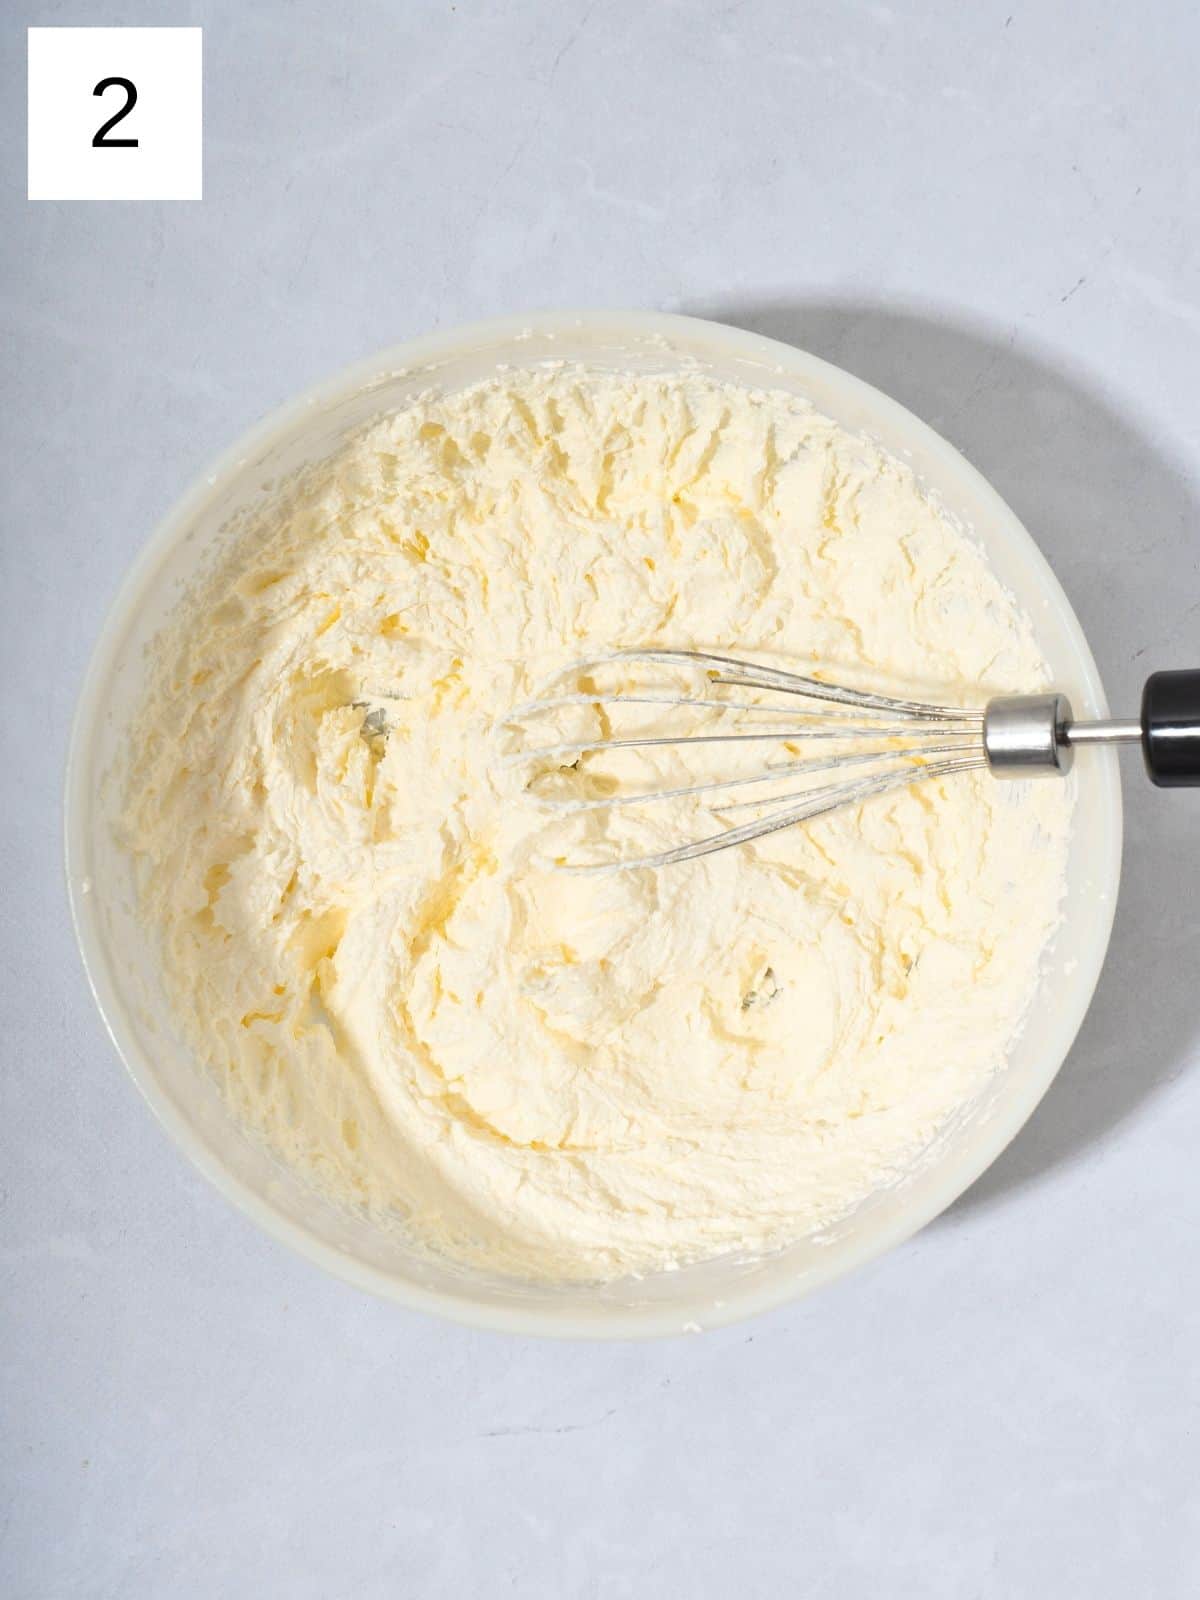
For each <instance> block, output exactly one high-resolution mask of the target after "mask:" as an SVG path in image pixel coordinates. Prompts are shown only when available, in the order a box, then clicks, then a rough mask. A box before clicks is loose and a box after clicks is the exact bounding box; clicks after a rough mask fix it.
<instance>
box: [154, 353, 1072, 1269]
mask: <svg viewBox="0 0 1200 1600" xmlns="http://www.w3.org/2000/svg"><path fill="white" fill-rule="evenodd" d="M649 644H657V645H662V646H674V647H681V648H700V649H709V650H717V651H724V652H729V651H736V653H739V654H743V655H749V656H753V657H756V658H759V659H761V660H764V661H768V662H772V663H774V664H776V665H783V666H790V667H792V668H793V669H794V670H798V671H800V672H809V673H811V672H813V671H816V672H818V673H824V674H826V675H828V676H829V677H831V678H834V679H841V680H843V681H848V682H850V683H856V684H863V685H868V684H869V685H873V686H874V685H877V686H878V687H880V688H882V689H884V690H892V691H898V692H901V693H914V692H919V693H924V694H926V695H930V696H932V697H934V698H939V699H946V700H949V701H959V702H962V703H967V704H978V703H980V702H981V701H982V700H983V699H985V698H986V696H987V694H988V693H989V692H992V691H996V690H1008V691H1018V690H1025V689H1030V688H1035V687H1037V686H1039V685H1041V684H1043V683H1044V682H1045V681H1046V670H1045V663H1044V662H1043V660H1042V657H1041V655H1040V654H1039V651H1038V649H1037V646H1036V644H1035V643H1034V639H1033V635H1032V631H1031V629H1030V626H1029V623H1028V621H1027V619H1026V618H1025V617H1024V616H1023V615H1022V614H1021V613H1020V611H1019V610H1018V608H1017V607H1016V605H1015V603H1014V602H1013V601H1012V599H1011V598H1010V597H1009V596H1008V595H1006V593H1005V592H1004V591H1003V589H1002V588H1001V586H1000V585H999V583H998V582H997V581H996V579H995V578H994V577H993V576H992V574H991V572H990V571H989V569H988V567H987V565H986V563H985V561H984V559H983V557H982V556H981V555H980V554H979V552H978V551H977V550H976V548H975V547H974V546H973V545H972V544H971V543H970V542H969V540H968V539H967V538H966V537H964V535H963V534H962V532H961V531H960V530H958V529H957V528H956V527H955V526H954V525H953V523H952V522H951V521H950V520H949V519H948V518H947V516H946V515H945V514H944V513H942V512H941V511H940V510H939V509H938V507H937V506H936V505H935V504H934V503H933V502H932V501H931V500H930V499H928V498H927V497H926V496H925V495H923V493H922V492H921V490H920V489H919V487H918V485H917V484H916V482H915V481H914V479H913V476H912V474H911V472H910V471H909V469H908V468H907V467H906V466H904V465H903V464H901V463H900V462H898V461H897V460H895V459H893V458H892V457H890V456H888V455H886V454H884V453H882V452H881V451H880V450H879V449H877V448H876V447H874V446H872V445H871V444H869V443H865V442H864V441H862V440H861V439H857V438H855V437H852V436H850V435H849V434H847V433H846V432H844V431H843V430H841V429H839V428H838V427H837V426H835V425H834V424H833V423H831V422H829V421H828V420H827V419H825V418H823V417H821V416H819V415H817V414H816V413H815V412H814V411H813V410H812V409H811V408H809V407H808V406H806V405H805V404H804V403H803V402H801V401H798V400H795V399H793V398H790V397H788V396H785V395H782V394H777V393H761V392H755V391H752V390H748V389H741V388H732V387H727V386H721V385H718V384H716V383H714V382H711V381H709V380H707V379H705V378H703V377H702V376H699V375H697V374H686V373H674V374H669V375H666V376H662V377H632V376H625V377H617V376H611V375H605V374H602V373H599V372H595V371H588V370H583V369H574V368H570V367H565V368H563V367H559V368H557V369H555V368H548V369H542V370H536V371H529V372H512V373H508V374H504V375H503V376H501V377H498V378H497V379H496V380H495V381H493V382H491V383H488V384H486V385H484V386H481V387H479V388H476V389H473V390H470V391H468V392H466V393H459V394H454V395H450V396H448V397H437V396H430V397H428V398H426V399H424V400H422V401H421V402H420V403H418V404H415V405H414V406H413V407H412V408H411V409H409V410H406V411H404V412H401V413H400V414H398V415H395V416H392V417H389V418H387V419H386V420H384V421H381V422H380V423H378V424H377V425H375V426H374V427H372V428H371V429H370V430H368V431H367V432H365V433H364V434H362V436H361V437H359V438H358V439H356V440H355V441H354V442H353V443H352V445H350V446H349V447H348V448H346V449H345V450H344V451H343V452H342V453H341V454H340V455H338V456H337V457H336V458H335V459H334V460H333V461H331V462H330V463H328V464H327V465H326V466H325V467H323V468H319V469H317V470H315V471H313V472H311V473H310V474H308V475H307V477H306V478H305V479H304V481H302V482H300V483H298V484H296V485H293V486H292V488H291V489H290V490H289V491H287V492H286V493H282V494H281V495H280V496H278V498H277V499H276V501H275V502H274V503H273V504H272V505H271V506H270V507H269V508H268V509H267V510H266V511H264V512H263V514H262V515H261V516H260V517H259V518H258V519H257V520H256V521H255V522H254V524H253V525H252V526H250V527H247V528H245V529H243V530H242V531H241V532H240V533H239V535H238V537H237V538H236V540H235V541H234V543H233V545H232V548H231V549H229V550H228V551H226V553H225V554H224V555H223V556H222V558H221V560H220V561H219V563H218V564H217V565H216V566H215V567H214V569H213V570H212V572H211V573H210V575H209V577H208V578H207V579H206V581H205V582H204V583H203V584H202V585H201V586H199V587H198V588H197V590H196V591H195V592H193V593H192V594H190V595H189V596H188V597H187V599H186V600H185V602H184V603H183V604H182V606H181V607H180V610H179V612H178V614H177V615H176V617H175V618H174V619H173V621H172V623H171V625H170V626H169V628H168V629H167V630H166V632H165V634H164V635H163V637H162V638H161V640H160V641H159V645H158V647H157V653H156V657H155V663H154V670H153V675H152V676H153V688H152V691H151V693H150V695H149V697H148V700H147V703H146V706H145V709H144V712H143V714H142V717H141V719H140V722H139V725H138V734H137V739H136V742H135V744H136V747H135V749H134V751H133V756H132V764H131V770H130V773H129V783H128V796H129V801H128V811H127V818H126V822H127V830H126V831H127V839H128V843H129V846H130V848H131V849H132V850H133V851H134V852H135V855H136V857H137V862H138V869H139V873H140V877H141V883H142V905H143V909H144V916H145V917H146V919H147V920H148V921H149V922H150V923H151V924H152V925H153V926H154V928H155V929H156V930H158V932H159V933H160V934H161V938H162V946H163V951H164V963H165V970H166V975H167V981H168V985H169V988H170V992H171V994H172V997H173V999H174V1002H175V1005H176V1006H177V1009H178V1014H179V1018H180V1025H181V1028H182V1030H183V1031H184V1033H185V1034H186V1036H187V1037H188V1039H189V1041H190V1042H191V1044H192V1045H193V1046H194V1047H195V1049H196V1050H197V1052H198V1053H199V1055H200V1056H201V1057H202V1059H203V1060H204V1061H205V1062H206V1063H207V1064H208V1066H209V1067H210V1068H211V1069H212V1071H213V1072H214V1073H215V1074H216V1075H217V1076H218V1078H219V1080H220V1082H221V1083H222V1084H223V1086H224V1088H225V1090H226V1092H227V1094H228V1096H229V1099H230V1101H231V1102H232V1104H233V1105H234V1106H235V1107H236V1109H237V1111H238V1112H239V1113H240V1115H241V1116H242V1117H243V1118H244V1119H245V1121H246V1122H247V1123H248V1124H249V1125H250V1126H251V1127H252V1128H253V1129H255V1130H256V1131H257V1132H258V1133H259V1134H261V1136H262V1137H263V1138H265V1139H266V1140H267V1141H268V1142H269V1144H270V1145H271V1146H272V1147H273V1148H274V1149H275V1150H276V1151H277V1152H278V1153H279V1154H280V1155H281V1156H282V1157H283V1158H284V1159H286V1160H287V1161H288V1162H291V1163H294V1164H296V1165H297V1166H299V1167H300V1168H302V1169H303V1170H305V1171H306V1172H308V1173H311V1175H312V1176H313V1178H314V1179H315V1180H316V1181H317V1182H319V1183H320V1184H321V1185H323V1186H326V1187H327V1188H328V1189H329V1190H330V1191H331V1192H332V1193H334V1194H336V1195H337V1196H339V1197H340V1198H342V1199H343V1200H349V1201H353V1202H356V1203H361V1204H362V1205H364V1206H367V1207H370V1208H372V1209H373V1210H375V1211H377V1212H378V1213H379V1214H380V1215H381V1216H383V1217H387V1218H389V1219H403V1226H405V1227H406V1228H408V1229H409V1230H410V1231H411V1232H412V1234H413V1235H414V1236H415V1237H416V1238H417V1239H418V1240H420V1241H421V1242H422V1243H424V1244H426V1245H428V1246H429V1247H431V1248H433V1249H436V1250H441V1251H445V1252H449V1253H451V1254H452V1255H454V1256H455V1257H457V1258H459V1259H463V1260H467V1261H469V1262H473V1263H478V1264H481V1265H485V1266H486V1267H488V1268H491V1269H495V1270H499V1271H504V1272H509V1273H513V1274H519V1275H525V1276H534V1277H549V1278H555V1277H559V1278H607V1277H612V1276H616V1275H619V1274H622V1273H625V1272H629V1271H641V1272H644V1271H648V1270H652V1269H654V1268H659V1267H663V1266H665V1265H668V1264H674V1263H682V1262H687V1261H693V1260H697V1259H701V1258H704V1257H707V1256H711V1255H715V1254H718V1253H720V1252H723V1251H727V1250H742V1251H745V1250H751V1251H758V1250H763V1249H768V1248H770V1247H773V1246H776V1245H780V1244H782V1243H785V1242H787V1241H789V1240H791V1239H794V1238H796V1237H798V1236H800V1235H801V1234H803V1233H805V1232H806V1231H808V1230H810V1229H812V1228H813V1227H815V1226H818V1225H821V1224H824V1223H827V1222H829V1221H831V1220H833V1219H834V1218H836V1217H838V1216H840V1215H843V1214H844V1213H845V1212H846V1211H847V1210H848V1209H849V1208H851V1207H852V1206H853V1205H854V1204H855V1203H856V1202H857V1201H859V1200H860V1199H862V1198H863V1197H864V1196H865V1195H867V1194H868V1193H869V1192H870V1191H871V1190H873V1189H874V1188H876V1187H877V1186H879V1185H880V1184H882V1183H885V1182H887V1181H889V1180H891V1179H892V1178H894V1177H895V1176H896V1175H897V1174H899V1173H900V1172H902V1171H903V1169H904V1168H905V1167H906V1165H907V1164H909V1163H911V1162H912V1160H913V1159H914V1158H915V1157H916V1156H917V1155H918V1154H919V1152H920V1151H921V1150H922V1148H923V1147H924V1146H926V1145H927V1143H928V1142H929V1140H930V1139H931V1137H932V1136H933V1135H934V1134H935V1133H936V1132H937V1131H938V1129H939V1128H940V1127H942V1126H943V1125H944V1124H945V1123H946V1121H947V1119H948V1118H949V1117H950V1116H951V1115H952V1114H953V1113H954V1112H955V1111H956V1110H957V1109H959V1108H960V1107H961V1106H962V1105H963V1104H964V1103H965V1102H966V1101H967V1100H969V1099H970V1097H971V1096H972V1095H974V1094H975V1093H976V1092H977V1091H978V1090H979V1089H980V1088H981V1086H982V1085H983V1084H984V1083H985V1082H986V1080H987V1079H988V1077H989V1075H990V1074H992V1073H993V1072H995V1071H996V1069H997V1068H998V1067H1000V1066H1001V1064H1002V1062H1003V1060H1004V1056H1005V1051H1006V1048H1007V1045H1008V1043H1009V1041H1010V1039H1011V1037H1012V1035H1013V1033H1014V1030H1015V1029H1016V1028H1017V1027H1018V1025H1019V1024H1020V1022H1021V1019H1022V1016H1023V1013H1024V1011H1025V1009H1026V1007H1027V1005H1028V1003H1029V1001H1030V999H1031V996H1032V993H1033V990H1034V987H1035V984H1036V977H1037V969H1038V963H1039V959H1040V956H1041V953H1042V950H1043V948H1044V945H1045V942H1046V940H1047V938H1048V936H1049V934H1050V932H1051V931H1052V929H1053V927H1054V924H1055V921H1056V917H1057V913H1058V907H1059V901H1060V897H1061V893H1062V889H1063V879H1064V867H1065V857H1066V848H1067V834H1068V827H1069V820H1070V805H1071V800H1070V790H1069V787H1068V786H1067V785H1062V784H1041V785H1037V784H1034V785H1024V784H1000V783H997V782H996V781H995V780H994V779H992V778H991V777H989V776H988V775H987V774H986V773H972V774H970V775H968V776H965V777H963V776H959V777H954V778H952V779H948V780H946V781H944V782H928V783H925V784H921V785H916V786H914V787H912V788H909V789H904V790H901V791H899V792H897V793H893V794H890V795H886V796H883V797H881V798H878V799H875V800H871V801H868V802H866V803H864V804H863V805H861V806H859V807H857V808H854V809H851V810H849V811H847V812H845V813H842V814H835V815H832V816H829V817H827V818H822V819H820V820H817V821H815V822H811V823H807V824H805V825H803V826H800V827H796V828H793V829H791V830H788V831H786V832H783V833H779V834H776V835H774V836H772V837H771V838H769V839H767V840H763V841H761V842H759V843H758V844H756V845H753V846H749V847H743V848H740V849H735V850H730V851H725V852H722V853H720V854H716V855H712V856H708V857H705V858H704V859H701V860H698V861H695V862H690V863H687V864H685V865H681V866H675V867H671V868H669V869H664V870H661V871H659V872H653V871H648V870H644V869H641V870H636V871H632V872H623V873H618V874H615V875H612V876H600V877H588V876H565V875H563V874H562V873H559V872H556V871H554V870H553V869H552V868H551V867H550V866H548V865H547V864H546V860H545V856H546V851H545V840H546V837H547V835H546V826H547V824H546V818H545V817H544V816H543V815H542V814H541V813H540V812H539V811H538V810H537V809H536V807H535V806H534V805H533V804H531V803H528V796H526V795H525V794H524V790H523V785H524V783H525V782H526V781H527V780H528V779H529V777H530V774H529V773H527V772H521V771H520V770H513V769H510V768H505V767H504V766H503V765H502V763H501V761H499V760H498V758H497V752H498V750H501V751H503V750H505V749H507V748H510V746H509V745H506V744H505V740H504V738H503V737H499V738H498V736H497V727H498V724H499V723H500V722H501V721H502V720H503V718H504V717H505V716H506V714H507V713H508V711H509V709H510V708H511V707H512V706H514V705H515V704H517V703H518V702H520V701H522V700H523V699H525V698H526V697H528V696H530V695H532V694H533V693H534V692H535V690H536V689H537V688H538V686H539V684H540V683H542V682H543V681H544V680H546V679H547V678H548V677H550V676H551V675H552V674H553V673H555V672H556V671H557V670H558V669H560V668H562V667H564V666H565V665H566V664H567V663H569V662H572V661H574V660H577V659H578V658H580V657H585V656H589V655H595V654H601V653H604V652H608V651H611V650H614V649H620V648H628V647H633V646H642V645H649ZM656 759H657V758H656ZM657 770H658V772H659V775H660V776H663V777H666V778H671V779H672V780H678V779H679V778H680V777H681V776H682V777H683V778H684V779H685V780H686V778H687V776H688V775H689V773H690V772H692V771H695V772H699V771H701V770H703V768H702V764H701V756H700V755H699V754H696V755H694V756H693V755H692V754H690V753H689V752H688V751H687V750H686V748H685V749H677V750H675V751H673V752H672V753H671V754H670V755H669V756H663V757H662V758H661V766H660V768H659V769H657ZM690 804H691V810H692V813H693V814H692V816H691V818H690V821H691V823H692V824H694V829H695V830H699V831H700V832H705V831H707V832H714V831H716V830H717V829H718V828H719V827H720V826H721V825H722V821H723V820H725V819H722V818H718V817H717V816H716V815H714V814H713V813H710V812H708V811H707V810H706V809H705V808H704V806H703V805H702V804H701V803H700V802H698V801H697V802H694V803H690ZM677 825H678V819H677V818H676V819H673V820H672V822H671V827H672V828H675V827H677ZM573 828H577V829H578V830H579V834H580V837H581V838H585V837H586V839H587V840H588V841H590V842H592V843H593V844H594V843H595V842H596V841H597V840H600V841H601V842H611V843H613V844H615V845H617V846H621V845H622V844H623V843H624V842H625V841H626V836H627V839H628V840H629V841H633V842H634V843H635V844H636V845H637V848H638V849H639V850H640V849H642V848H644V847H646V845H647V841H649V843H650V845H651V847H653V844H654V842H655V841H656V840H657V839H658V838H659V835H658V833H656V829H664V830H665V828H666V824H665V823H661V822H656V821H655V820H654V814H653V813H652V812H650V811H647V812H642V813H639V814H638V816H637V817H636V818H635V817H634V816H633V815H632V814H629V815H626V814H614V815H613V816H611V817H610V818H608V819H607V820H603V819H599V818H598V817H597V816H594V815H593V816H588V817H583V818H580V819H578V820H577V821H574V820H570V819H569V820H568V821H567V822H565V823H559V824H556V829H555V837H556V838H558V837H560V836H561V834H562V833H563V830H564V829H565V830H566V832H567V833H568V834H569V833H570V831H571V830H572V829H573ZM660 842H662V843H668V842H673V841H672V839H670V838H668V837H667V836H666V834H665V832H664V833H663V835H662V837H661V841H660ZM616 853H618V854H619V853H620V850H618V851H617V852H616Z"/></svg>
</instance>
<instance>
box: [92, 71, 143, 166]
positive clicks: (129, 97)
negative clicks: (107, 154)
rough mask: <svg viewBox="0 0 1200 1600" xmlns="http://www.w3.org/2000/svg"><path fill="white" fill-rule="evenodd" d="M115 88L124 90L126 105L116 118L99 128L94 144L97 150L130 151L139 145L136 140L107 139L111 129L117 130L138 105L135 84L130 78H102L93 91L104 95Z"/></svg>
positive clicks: (93, 140)
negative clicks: (122, 119) (121, 121)
mask: <svg viewBox="0 0 1200 1600" xmlns="http://www.w3.org/2000/svg"><path fill="white" fill-rule="evenodd" d="M114 88H115V89H124V91H125V104H124V105H123V106H122V107H121V109H120V111H118V112H117V113H116V114H115V115H114V116H111V117H109V119H108V121H107V122H105V123H104V124H103V125H102V126H101V127H99V128H97V129H96V131H95V133H94V134H93V135H92V144H93V146H94V147H95V148H96V149H97V150H117V149H120V148H122V147H123V148H125V149H130V148H132V147H136V145H137V140H136V139H108V138H106V137H105V135H106V134H107V133H108V131H109V129H110V128H115V127H116V125H117V123H118V122H120V120H121V118H122V117H127V116H128V115H129V113H130V112H131V111H132V110H133V108H134V106H135V105H137V90H136V89H135V88H134V86H133V84H132V83H130V81H129V79H128V78H101V79H100V82H99V83H98V84H97V85H96V87H95V88H94V89H93V90H92V93H93V94H103V93H104V91H105V90H106V89H114Z"/></svg>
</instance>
